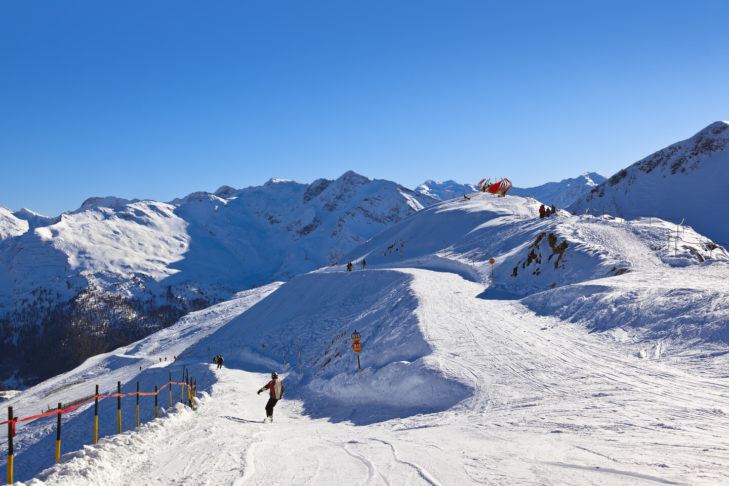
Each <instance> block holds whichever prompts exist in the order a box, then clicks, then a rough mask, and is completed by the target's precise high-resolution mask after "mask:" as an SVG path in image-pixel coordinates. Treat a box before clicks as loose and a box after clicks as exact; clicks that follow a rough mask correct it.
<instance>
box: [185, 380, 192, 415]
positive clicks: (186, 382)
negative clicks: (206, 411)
mask: <svg viewBox="0 0 729 486" xmlns="http://www.w3.org/2000/svg"><path fill="white" fill-rule="evenodd" d="M185 386H186V387H187V405H188V406H189V407H190V408H192V393H190V377H189V376H186V377H185Z"/></svg>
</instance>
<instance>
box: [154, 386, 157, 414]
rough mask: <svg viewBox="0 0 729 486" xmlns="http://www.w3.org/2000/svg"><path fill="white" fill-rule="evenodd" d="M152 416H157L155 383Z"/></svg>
mask: <svg viewBox="0 0 729 486" xmlns="http://www.w3.org/2000/svg"><path fill="white" fill-rule="evenodd" d="M154 418H157V385H154Z"/></svg>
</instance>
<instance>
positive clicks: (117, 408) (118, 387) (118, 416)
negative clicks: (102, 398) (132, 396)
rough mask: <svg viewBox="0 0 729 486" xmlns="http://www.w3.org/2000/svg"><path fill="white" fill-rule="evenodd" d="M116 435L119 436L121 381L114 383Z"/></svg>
mask: <svg viewBox="0 0 729 486" xmlns="http://www.w3.org/2000/svg"><path fill="white" fill-rule="evenodd" d="M116 394H117V397H116V433H117V434H121V381H117V382H116Z"/></svg>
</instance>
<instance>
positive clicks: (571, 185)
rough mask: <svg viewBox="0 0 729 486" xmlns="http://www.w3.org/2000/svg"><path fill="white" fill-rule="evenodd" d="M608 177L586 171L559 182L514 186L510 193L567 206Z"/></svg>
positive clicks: (558, 205) (559, 206)
mask: <svg viewBox="0 0 729 486" xmlns="http://www.w3.org/2000/svg"><path fill="white" fill-rule="evenodd" d="M605 180H606V179H605V178H604V177H603V176H601V175H600V174H598V173H596V172H585V173H584V174H582V175H580V176H579V177H573V178H571V179H563V180H561V181H559V182H547V183H546V184H542V185H541V186H536V187H527V188H521V187H513V188H512V189H511V190H510V191H509V194H510V195H513V196H523V197H533V198H534V199H536V200H537V201H539V202H542V203H545V204H547V205H549V206H551V205H552V204H554V205H556V206H557V207H558V208H566V207H567V206H569V205H570V204H572V203H573V202H575V201H576V200H578V199H579V198H581V197H583V196H584V195H585V194H587V193H589V192H590V191H591V190H592V189H593V188H594V187H595V186H597V185H598V184H600V183H602V182H604V181H605Z"/></svg>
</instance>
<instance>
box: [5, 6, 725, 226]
mask: <svg viewBox="0 0 729 486" xmlns="http://www.w3.org/2000/svg"><path fill="white" fill-rule="evenodd" d="M726 19H729V2H727V1H718V0H703V1H701V2H688V1H685V2H672V1H665V0H663V1H629V2H621V1H620V2H616V1H609V2H608V1H605V2H598V1H588V0H584V1H580V2H568V1H552V2H544V1H535V2H528V1H527V2H524V1H523V2H488V1H474V2H470V1H427V0H426V1H423V0H419V1H393V0H382V1H380V0H369V1H354V0H337V1H316V0H307V1H301V0H297V1H286V0H276V1H275V2H274V1H260V0H258V1H248V0H236V1H221V0H216V1H213V2H201V1H185V0H174V1H163V0H155V1H148V0H144V1H124V2H99V1H73V0H65V1H63V2H59V1H56V0H52V1H51V0H46V1H40V0H39V1H32V2H28V1H20V0H16V1H10V0H8V1H4V2H2V3H0V205H1V206H5V207H8V208H11V209H20V208H21V207H27V208H29V209H32V210H34V211H38V212H41V213H44V214H48V215H55V214H58V213H60V212H62V211H65V210H72V209H76V208H77V207H78V206H79V205H80V204H81V202H82V201H83V200H84V199H85V198H87V197H90V196H107V195H114V196H119V197H127V198H140V199H141V198H150V199H156V200H163V201H167V200H171V199H173V198H175V197H180V196H184V195H186V194H188V193H190V192H193V191H198V190H206V191H214V190H215V189H217V188H218V187H219V186H221V185H223V184H227V185H231V186H234V187H246V186H249V185H259V184H262V183H263V182H265V181H266V180H267V179H269V178H270V177H279V178H287V179H294V180H297V181H300V182H311V181H312V180H314V179H316V178H319V177H326V178H330V179H331V178H336V177H338V176H339V175H341V174H342V173H344V172H345V171H347V170H349V169H352V170H355V171H357V172H359V173H361V174H363V175H366V176H368V177H370V178H383V179H390V180H394V181H397V182H400V183H401V184H404V185H406V186H409V187H414V186H415V185H417V184H419V183H420V182H423V181H424V180H425V179H436V180H445V179H455V180H457V181H459V182H473V183H475V182H477V181H478V180H479V179H481V178H482V177H492V178H493V177H501V176H507V177H509V178H510V179H511V180H512V181H513V182H514V184H515V185H516V186H519V187H529V186H534V185H539V184H542V183H545V182H548V181H556V180H560V179H563V178H567V177H574V176H577V175H578V174H580V173H582V172H584V171H596V172H599V173H601V174H603V175H605V176H610V175H612V174H613V173H614V172H616V171H618V170H619V169H621V168H623V167H625V166H627V165H629V164H631V163H632V162H635V161H636V160H638V159H640V158H642V157H644V156H646V155H648V154H650V153H651V152H654V151H655V150H658V149H660V148H662V147H664V146H666V145H668V144H670V143H673V142H676V141H678V140H681V139H684V138H688V137H689V136H691V135H693V134H694V133H695V132H697V131H699V130H700V129H701V128H703V127H704V126H706V125H708V124H709V123H711V122H713V121H716V120H722V119H723V120H726V119H729V90H728V89H727V79H729V42H727V40H726V34H727V30H726V25H727V23H726V22H727V20H726Z"/></svg>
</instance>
